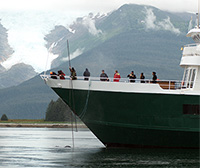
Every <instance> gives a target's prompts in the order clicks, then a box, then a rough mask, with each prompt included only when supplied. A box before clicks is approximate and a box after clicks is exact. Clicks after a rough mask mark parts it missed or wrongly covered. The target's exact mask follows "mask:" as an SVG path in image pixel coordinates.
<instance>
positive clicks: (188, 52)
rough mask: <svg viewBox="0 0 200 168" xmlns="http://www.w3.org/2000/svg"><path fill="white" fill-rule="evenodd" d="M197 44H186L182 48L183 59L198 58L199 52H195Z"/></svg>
mask: <svg viewBox="0 0 200 168" xmlns="http://www.w3.org/2000/svg"><path fill="white" fill-rule="evenodd" d="M197 45H198V44H196V43H195V44H188V45H185V46H184V50H183V57H185V56H200V51H199V50H197Z"/></svg>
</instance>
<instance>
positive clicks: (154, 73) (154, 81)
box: [152, 72, 157, 83]
mask: <svg viewBox="0 0 200 168" xmlns="http://www.w3.org/2000/svg"><path fill="white" fill-rule="evenodd" d="M152 75H153V77H152V80H153V81H152V83H156V80H157V75H156V72H152Z"/></svg>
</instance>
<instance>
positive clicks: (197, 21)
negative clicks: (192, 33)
mask: <svg viewBox="0 0 200 168" xmlns="http://www.w3.org/2000/svg"><path fill="white" fill-rule="evenodd" d="M199 4H200V3H199V0H198V13H197V29H199Z"/></svg>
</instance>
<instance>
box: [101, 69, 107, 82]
mask: <svg viewBox="0 0 200 168" xmlns="http://www.w3.org/2000/svg"><path fill="white" fill-rule="evenodd" d="M100 80H101V81H109V79H108V75H107V74H106V73H105V72H104V70H102V73H101V75H100Z"/></svg>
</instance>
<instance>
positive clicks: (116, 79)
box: [113, 70, 121, 82]
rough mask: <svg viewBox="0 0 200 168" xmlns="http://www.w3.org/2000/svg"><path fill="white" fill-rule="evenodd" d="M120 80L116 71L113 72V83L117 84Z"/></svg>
mask: <svg viewBox="0 0 200 168" xmlns="http://www.w3.org/2000/svg"><path fill="white" fill-rule="evenodd" d="M120 78H121V76H120V74H119V72H118V71H117V70H116V71H115V74H114V79H113V81H114V82H119V80H120Z"/></svg>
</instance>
